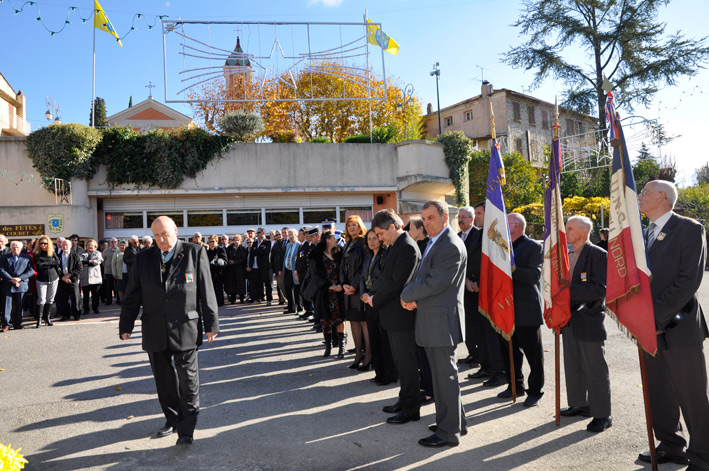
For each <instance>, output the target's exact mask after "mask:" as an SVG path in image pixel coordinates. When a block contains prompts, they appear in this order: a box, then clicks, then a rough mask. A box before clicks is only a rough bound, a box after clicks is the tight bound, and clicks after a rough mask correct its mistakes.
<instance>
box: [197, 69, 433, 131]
mask: <svg viewBox="0 0 709 471" xmlns="http://www.w3.org/2000/svg"><path fill="white" fill-rule="evenodd" d="M346 68H347V66H346V65H342V64H339V63H335V62H328V61H325V62H321V63H318V64H316V65H315V66H314V67H313V68H312V69H310V70H309V71H308V70H301V71H298V72H297V73H293V74H292V75H291V74H290V73H284V74H282V75H280V76H276V77H272V78H270V79H266V80H262V79H261V80H262V81H259V80H257V79H253V80H248V79H247V77H246V76H245V74H242V76H243V77H244V82H243V83H242V82H239V85H240V87H241V88H240V89H238V90H234V89H233V88H234V87H227V86H226V85H225V83H224V82H225V81H224V79H221V78H219V79H217V80H214V81H213V82H210V83H207V84H205V85H204V86H202V87H201V88H200V89H199V90H197V91H196V92H195V93H193V95H192V96H191V99H199V100H200V101H201V102H200V103H193V104H192V105H191V106H192V112H193V117H194V119H195V121H198V122H202V123H204V125H205V127H206V128H207V129H210V130H213V131H217V132H218V126H217V125H216V124H217V119H218V118H219V116H221V115H223V114H225V113H227V112H228V111H232V110H236V109H245V110H246V111H255V112H257V113H259V114H261V117H262V118H263V121H264V132H263V134H262V137H265V138H270V139H272V140H274V141H280V142H296V141H297V140H299V139H301V138H302V139H303V140H305V141H311V140H313V139H316V138H328V139H330V140H331V141H332V142H342V141H343V140H344V139H345V138H346V137H348V136H354V135H357V134H368V133H369V125H370V122H369V112H370V110H369V103H368V101H367V100H366V99H362V98H364V97H371V98H383V97H384V93H385V90H386V99H384V100H376V99H374V100H372V101H371V113H372V126H373V127H394V128H396V129H397V130H398V139H397V140H404V139H418V138H420V137H421V103H420V101H419V100H418V98H416V97H411V98H412V99H411V100H410V101H408V102H407V103H406V106H403V102H404V96H403V91H402V89H401V88H400V87H399V86H398V85H396V84H395V83H393V82H392V80H391V79H388V80H387V81H386V83H385V81H384V80H371V81H370V83H369V86H370V87H371V89H370V91H369V92H368V89H367V81H366V79H364V78H363V77H361V76H358V75H354V74H349V73H347V70H346ZM244 95H247V96H249V97H251V98H254V99H256V100H258V99H261V100H263V101H254V102H250V103H230V102H224V101H223V100H224V99H235V98H243V96H244ZM407 98H408V97H407ZM275 99H280V100H284V101H268V100H275ZM308 99H311V100H312V101H306V100H308ZM315 99H318V101H315ZM398 104H401V105H402V106H401V110H399V109H397V105H398Z"/></svg>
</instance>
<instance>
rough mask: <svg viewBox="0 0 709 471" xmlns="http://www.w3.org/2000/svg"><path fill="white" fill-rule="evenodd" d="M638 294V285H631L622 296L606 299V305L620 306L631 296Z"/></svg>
mask: <svg viewBox="0 0 709 471" xmlns="http://www.w3.org/2000/svg"><path fill="white" fill-rule="evenodd" d="M639 292H640V283H638V284H636V285H633V286H631V287H630V289H628V291H626V292H625V293H623V294H620V295H618V296H616V297H615V298H613V299H611V300H608V299H606V305H607V306H616V305H617V304H620V303H622V302H624V301H628V300H629V299H630V298H631V297H632V296H633V295H635V294H638V293H639Z"/></svg>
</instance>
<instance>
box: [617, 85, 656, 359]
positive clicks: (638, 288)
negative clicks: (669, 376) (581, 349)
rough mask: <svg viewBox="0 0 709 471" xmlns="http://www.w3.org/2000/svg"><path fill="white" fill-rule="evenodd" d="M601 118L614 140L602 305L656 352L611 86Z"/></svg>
mask: <svg viewBox="0 0 709 471" xmlns="http://www.w3.org/2000/svg"><path fill="white" fill-rule="evenodd" d="M606 121H608V123H609V125H608V127H609V130H610V131H609V133H610V139H611V145H612V146H613V173H612V175H611V207H610V223H609V234H608V272H607V279H606V305H607V306H608V310H609V313H610V315H611V316H612V317H614V318H615V319H616V321H617V322H618V324H619V325H620V326H621V327H622V328H623V330H626V331H627V333H628V334H629V335H630V336H631V338H635V339H636V340H637V342H638V344H639V345H640V346H641V347H642V348H643V349H644V350H645V351H646V352H648V353H649V354H650V355H655V353H656V352H657V334H656V331H655V311H654V309H653V304H652V293H651V291H650V277H651V273H650V268H649V266H648V262H647V253H646V251H645V238H644V237H643V229H642V224H641V220H640V208H639V207H638V192H637V189H636V187H635V179H634V177H633V168H632V167H631V165H630V158H629V157H628V148H627V147H626V145H625V136H624V135H623V129H622V127H621V125H620V121H619V120H618V119H617V116H616V113H615V106H614V104H613V93H611V92H608V100H607V102H606Z"/></svg>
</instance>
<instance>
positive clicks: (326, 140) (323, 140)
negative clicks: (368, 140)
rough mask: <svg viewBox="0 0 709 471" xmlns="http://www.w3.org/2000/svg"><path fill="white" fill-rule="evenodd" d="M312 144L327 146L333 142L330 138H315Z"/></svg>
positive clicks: (311, 140)
mask: <svg viewBox="0 0 709 471" xmlns="http://www.w3.org/2000/svg"><path fill="white" fill-rule="evenodd" d="M367 137H369V136H367ZM310 142H314V143H324V144H327V143H330V142H332V141H331V140H330V138H329V137H314V138H312V139H310Z"/></svg>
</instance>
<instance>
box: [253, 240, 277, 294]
mask: <svg viewBox="0 0 709 471" xmlns="http://www.w3.org/2000/svg"><path fill="white" fill-rule="evenodd" d="M253 254H254V257H252V258H251V260H250V261H251V267H250V268H251V270H252V275H251V276H252V277H253V279H254V281H255V284H256V286H255V288H254V290H253V291H252V293H251V296H252V299H250V300H249V301H250V302H254V301H255V302H258V303H260V302H263V300H264V291H265V294H266V300H267V301H268V302H267V305H268V306H270V305H271V302H272V301H273V287H272V286H271V281H272V279H271V241H270V240H266V230H265V229H264V228H263V227H259V228H258V230H257V231H256V240H255V241H254V245H253Z"/></svg>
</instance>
